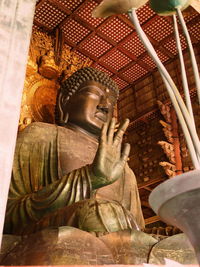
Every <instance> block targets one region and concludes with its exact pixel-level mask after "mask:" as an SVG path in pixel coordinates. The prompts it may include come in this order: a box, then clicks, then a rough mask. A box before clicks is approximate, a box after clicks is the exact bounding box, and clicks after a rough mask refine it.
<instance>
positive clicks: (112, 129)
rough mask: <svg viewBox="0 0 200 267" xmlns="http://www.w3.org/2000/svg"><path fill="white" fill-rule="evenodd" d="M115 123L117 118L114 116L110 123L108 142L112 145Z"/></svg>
mask: <svg viewBox="0 0 200 267" xmlns="http://www.w3.org/2000/svg"><path fill="white" fill-rule="evenodd" d="M115 123H116V119H115V118H112V120H111V122H110V125H109V127H108V144H110V145H112V144H113V136H114V131H115Z"/></svg>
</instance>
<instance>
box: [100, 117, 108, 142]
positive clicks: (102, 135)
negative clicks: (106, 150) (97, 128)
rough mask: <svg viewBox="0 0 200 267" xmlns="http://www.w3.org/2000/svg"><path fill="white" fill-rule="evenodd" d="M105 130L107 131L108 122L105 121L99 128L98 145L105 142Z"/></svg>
mask: <svg viewBox="0 0 200 267" xmlns="http://www.w3.org/2000/svg"><path fill="white" fill-rule="evenodd" d="M107 131H108V122H105V123H104V124H103V127H102V129H101V136H100V141H99V144H100V145H101V144H103V143H106V142H107Z"/></svg>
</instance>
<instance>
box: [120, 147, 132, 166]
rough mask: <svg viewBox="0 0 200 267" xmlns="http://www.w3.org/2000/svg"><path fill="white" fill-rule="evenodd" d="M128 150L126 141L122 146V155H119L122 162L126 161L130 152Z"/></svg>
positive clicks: (129, 148)
mask: <svg viewBox="0 0 200 267" xmlns="http://www.w3.org/2000/svg"><path fill="white" fill-rule="evenodd" d="M130 150H131V146H130V144H128V143H126V144H124V148H123V151H122V155H121V161H122V162H123V164H125V163H126V162H127V160H128V156H129V154H130Z"/></svg>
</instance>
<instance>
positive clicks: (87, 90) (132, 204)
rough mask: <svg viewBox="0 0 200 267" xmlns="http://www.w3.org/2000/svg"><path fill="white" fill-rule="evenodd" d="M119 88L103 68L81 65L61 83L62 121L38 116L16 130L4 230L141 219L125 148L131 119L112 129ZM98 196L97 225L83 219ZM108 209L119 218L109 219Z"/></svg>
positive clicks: (118, 224)
mask: <svg viewBox="0 0 200 267" xmlns="http://www.w3.org/2000/svg"><path fill="white" fill-rule="evenodd" d="M117 96H118V89H117V86H116V84H115V83H114V82H113V81H112V80H111V79H110V78H109V77H108V76H107V75H106V74H104V73H102V72H99V71H97V70H95V69H93V68H83V69H81V70H78V71H77V72H76V73H74V74H73V75H72V76H71V77H70V78H68V79H67V80H66V81H65V82H63V83H62V85H61V88H60V91H59V93H58V97H57V104H56V112H55V113H56V115H55V117H56V119H55V120H56V123H57V125H51V124H46V123H40V122H36V123H32V124H31V125H29V126H28V127H27V128H26V129H25V130H24V131H22V132H21V133H19V135H18V138H17V144H16V150H15V157H14V164H13V172H12V180H11V185H10V192H9V198H8V205H7V213H6V221H5V233H9V234H10V233H12V234H22V233H26V232H27V231H28V232H29V233H30V232H32V231H36V230H37V229H41V228H43V226H42V225H43V224H44V225H45V227H46V226H47V225H48V226H52V225H53V226H61V225H70V226H75V227H78V228H80V229H83V230H87V231H92V232H101V231H104V232H106V231H108V232H113V231H117V230H124V229H132V228H137V229H140V228H143V227H144V219H143V216H142V212H141V207H140V200H139V196H138V189H137V185H136V179H135V176H134V174H133V172H132V171H131V170H130V169H129V167H128V165H127V164H126V161H127V158H128V155H129V150H130V146H129V145H128V144H125V146H124V149H123V150H122V151H121V142H122V137H123V133H124V131H125V130H126V128H127V126H128V120H126V121H125V122H124V123H123V124H121V126H120V127H119V129H117V132H116V133H115V134H114V131H115V123H116V121H115V118H112V111H113V107H114V105H115V102H116V99H117ZM58 125H59V126H58ZM102 127H103V128H102ZM101 129H102V130H101ZM98 140H99V145H98ZM93 203H95V206H98V209H99V210H100V213H101V215H102V216H101V217H102V218H101V223H100V222H99V226H98V227H97V225H98V223H97V221H95V219H94V218H93V219H92V218H89V217H88V218H85V216H84V218H85V219H84V224H83V223H81V222H82V221H83V220H82V219H81V215H80V214H84V213H85V211H81V210H82V209H83V210H85V209H87V210H88V206H90V204H91V205H92V206H93ZM106 206H109V208H108V207H106ZM86 207H87V208H86ZM92 209H94V207H93V208H92ZM111 210H113V212H111ZM96 212H97V211H95V212H94V214H93V216H94V217H95V216H96V215H95V213H96ZM107 212H110V216H111V217H112V216H113V217H116V218H115V219H116V221H115V220H114V218H113V219H111V218H110V221H112V223H109V220H108V219H107V218H108V216H107ZM111 214H112V215H111ZM88 216H89V215H88ZM90 216H91V214H90ZM96 217H98V216H96ZM104 217H105V218H104ZM56 218H57V219H56ZM72 218H73V219H72ZM102 219H103V220H102ZM87 220H88V223H89V222H90V223H91V226H89V225H86V221H87ZM92 220H94V221H95V223H92ZM102 222H104V223H102ZM95 225H96V226H95ZM35 227H36V228H35ZM90 228H91V229H90Z"/></svg>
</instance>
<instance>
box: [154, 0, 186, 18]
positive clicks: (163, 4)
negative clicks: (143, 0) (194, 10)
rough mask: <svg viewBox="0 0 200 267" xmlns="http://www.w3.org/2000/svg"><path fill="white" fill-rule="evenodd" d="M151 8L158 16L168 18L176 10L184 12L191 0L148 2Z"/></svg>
mask: <svg viewBox="0 0 200 267" xmlns="http://www.w3.org/2000/svg"><path fill="white" fill-rule="evenodd" d="M149 2H150V6H151V8H152V9H153V10H154V11H155V12H156V13H157V14H159V15H162V16H168V15H172V14H174V13H176V8H180V9H181V10H184V9H185V8H187V7H188V6H189V5H190V4H191V0H163V1H162V0H150V1H149Z"/></svg>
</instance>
